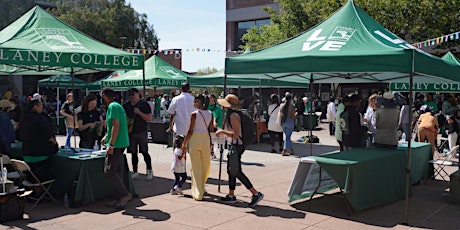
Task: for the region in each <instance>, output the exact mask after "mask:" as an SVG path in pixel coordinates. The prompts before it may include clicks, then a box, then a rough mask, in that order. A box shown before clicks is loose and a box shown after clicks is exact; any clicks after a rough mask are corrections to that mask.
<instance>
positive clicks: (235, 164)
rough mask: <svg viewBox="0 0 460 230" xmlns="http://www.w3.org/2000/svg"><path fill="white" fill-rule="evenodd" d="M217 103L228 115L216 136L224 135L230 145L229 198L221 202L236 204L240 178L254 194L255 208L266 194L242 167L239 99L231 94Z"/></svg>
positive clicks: (222, 199)
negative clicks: (256, 186) (256, 187)
mask: <svg viewBox="0 0 460 230" xmlns="http://www.w3.org/2000/svg"><path fill="white" fill-rule="evenodd" d="M217 101H218V103H219V104H220V105H222V106H223V107H224V110H227V114H226V116H225V119H224V124H223V127H224V129H221V130H217V132H216V135H217V136H220V135H224V136H225V137H226V141H227V142H228V144H229V149H228V154H227V159H228V163H227V173H228V186H229V192H228V194H227V196H225V197H222V198H221V199H220V200H221V201H222V202H224V203H230V204H231V203H236V196H235V189H236V178H238V180H240V181H241V183H243V185H244V186H245V187H246V188H247V189H248V190H249V191H250V192H251V193H252V198H251V202H250V203H249V207H255V206H256V205H257V204H258V203H259V202H260V201H261V200H262V199H263V198H264V194H262V193H261V192H259V191H257V190H256V189H255V188H254V186H253V185H252V184H251V181H249V178H248V177H247V176H246V175H245V174H244V173H243V170H242V167H241V156H242V155H243V153H244V150H245V146H244V145H243V141H242V139H241V117H240V115H239V113H238V112H239V111H240V110H241V109H240V107H239V103H238V97H237V96H236V95H234V94H229V95H227V96H226V97H225V98H224V99H218V100H217Z"/></svg>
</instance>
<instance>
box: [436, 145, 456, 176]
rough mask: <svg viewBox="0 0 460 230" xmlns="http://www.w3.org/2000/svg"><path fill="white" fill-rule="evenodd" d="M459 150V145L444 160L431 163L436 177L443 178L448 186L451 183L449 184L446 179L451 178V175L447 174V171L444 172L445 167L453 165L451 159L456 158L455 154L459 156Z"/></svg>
mask: <svg viewBox="0 0 460 230" xmlns="http://www.w3.org/2000/svg"><path fill="white" fill-rule="evenodd" d="M458 148H459V146H458V145H456V146H455V147H453V148H452V149H451V150H450V152H449V153H448V154H447V155H446V156H445V157H444V158H443V159H438V160H431V161H430V163H431V164H433V166H434V176H435V177H436V176H437V175H439V176H440V177H441V178H442V180H443V181H444V182H446V183H447V184H449V183H448V182H447V180H446V178H445V177H447V178H449V173H447V172H446V170H444V167H446V166H452V165H453V162H452V161H451V159H452V157H454V156H455V154H457V151H458Z"/></svg>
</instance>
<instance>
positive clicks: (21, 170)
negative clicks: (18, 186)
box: [11, 159, 56, 213]
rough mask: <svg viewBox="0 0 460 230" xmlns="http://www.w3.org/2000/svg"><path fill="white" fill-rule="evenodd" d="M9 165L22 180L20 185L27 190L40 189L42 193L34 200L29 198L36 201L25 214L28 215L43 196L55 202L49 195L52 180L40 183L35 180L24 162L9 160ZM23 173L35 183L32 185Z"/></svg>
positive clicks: (35, 177)
mask: <svg viewBox="0 0 460 230" xmlns="http://www.w3.org/2000/svg"><path fill="white" fill-rule="evenodd" d="M11 164H12V165H13V166H14V168H16V170H17V171H18V172H19V175H20V176H21V178H22V185H24V186H25V187H27V188H42V189H43V191H44V192H43V194H41V196H40V197H39V198H36V199H35V198H31V199H35V200H36V201H35V203H34V204H33V205H32V207H31V208H30V209H29V210H28V211H27V213H29V212H30V211H31V210H32V209H33V208H34V207H35V206H36V205H37V204H38V203H39V202H40V201H41V200H42V199H43V198H44V197H45V196H48V197H49V198H50V199H52V200H53V201H56V199H54V197H53V195H51V193H50V192H49V189H50V188H51V185H52V184H53V182H54V181H55V180H54V179H52V180H47V181H43V182H41V181H40V180H39V179H38V178H37V176H35V174H34V173H33V172H32V170H31V168H30V166H29V165H28V164H27V163H26V162H24V161H20V160H14V159H13V160H11ZM24 172H28V173H29V174H30V175H31V176H32V177H33V178H34V179H35V181H37V182H35V183H33V182H30V181H28V180H27V177H26V175H25V174H24Z"/></svg>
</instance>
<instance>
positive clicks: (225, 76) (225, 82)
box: [224, 74, 227, 97]
mask: <svg viewBox="0 0 460 230" xmlns="http://www.w3.org/2000/svg"><path fill="white" fill-rule="evenodd" d="M225 96H227V74H224V97H225Z"/></svg>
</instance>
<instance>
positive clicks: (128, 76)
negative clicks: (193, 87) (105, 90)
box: [102, 56, 188, 89]
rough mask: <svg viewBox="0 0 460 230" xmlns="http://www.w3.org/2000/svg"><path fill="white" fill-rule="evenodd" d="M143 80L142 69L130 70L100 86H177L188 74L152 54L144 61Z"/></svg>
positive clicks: (115, 87)
mask: <svg viewBox="0 0 460 230" xmlns="http://www.w3.org/2000/svg"><path fill="white" fill-rule="evenodd" d="M144 66H145V80H143V77H142V70H131V71H128V72H126V73H125V74H123V75H121V76H119V77H117V78H112V79H107V80H103V81H102V87H112V88H114V89H127V88H131V87H142V86H144V85H145V86H146V87H151V88H154V89H157V88H177V87H180V85H181V84H182V82H185V81H187V77H188V75H187V74H186V73H184V72H182V71H180V70H178V69H176V68H175V67H174V66H172V65H170V64H169V63H167V62H166V61H163V60H162V59H161V58H159V57H158V56H152V57H151V58H149V59H147V60H146V61H145V64H144Z"/></svg>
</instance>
